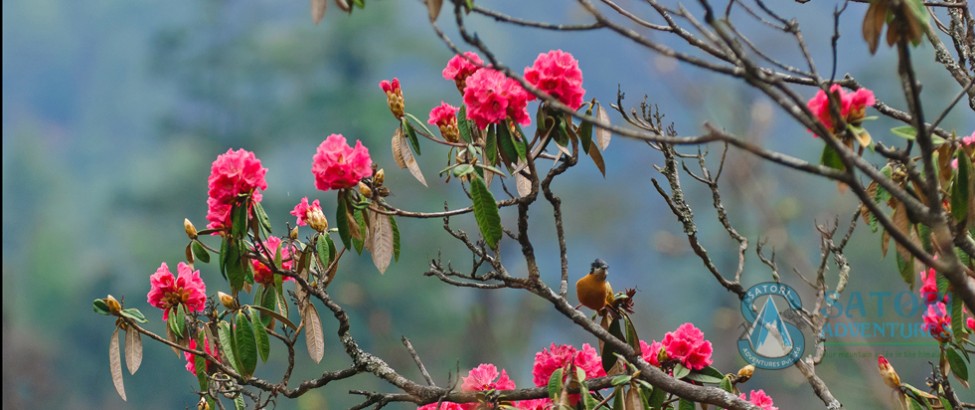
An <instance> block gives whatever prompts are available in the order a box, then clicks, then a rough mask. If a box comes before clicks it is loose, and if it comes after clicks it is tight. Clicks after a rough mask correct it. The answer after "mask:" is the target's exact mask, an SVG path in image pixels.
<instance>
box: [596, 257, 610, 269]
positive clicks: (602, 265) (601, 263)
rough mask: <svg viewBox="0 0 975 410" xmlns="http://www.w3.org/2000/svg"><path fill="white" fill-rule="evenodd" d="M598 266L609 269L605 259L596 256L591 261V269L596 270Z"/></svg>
mask: <svg viewBox="0 0 975 410" xmlns="http://www.w3.org/2000/svg"><path fill="white" fill-rule="evenodd" d="M600 268H601V269H609V265H607V264H606V261H604V260H602V259H599V258H596V260H595V261H593V262H592V270H596V269H600Z"/></svg>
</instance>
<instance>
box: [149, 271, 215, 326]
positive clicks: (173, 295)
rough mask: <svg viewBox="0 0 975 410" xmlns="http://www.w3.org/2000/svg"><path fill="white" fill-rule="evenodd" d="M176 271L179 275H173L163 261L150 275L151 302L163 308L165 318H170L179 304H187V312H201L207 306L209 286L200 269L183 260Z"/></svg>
mask: <svg viewBox="0 0 975 410" xmlns="http://www.w3.org/2000/svg"><path fill="white" fill-rule="evenodd" d="M176 271H177V272H179V276H178V277H177V276H173V273H172V272H170V271H169V266H167V265H166V262H163V263H162V264H161V265H159V269H157V270H156V273H153V274H152V276H150V277H149V284H150V285H151V288H150V289H149V294H148V295H147V296H148V299H149V304H150V305H152V306H155V307H157V308H160V309H162V310H163V320H169V311H170V310H171V309H173V308H175V307H176V306H177V305H183V306H185V307H186V311H187V312H199V311H202V310H203V308H204V307H205V306H206V301H207V295H206V293H207V287H206V284H204V283H203V279H201V278H200V271H198V270H193V269H192V268H190V265H187V264H185V263H183V262H180V263H179V265H177V266H176Z"/></svg>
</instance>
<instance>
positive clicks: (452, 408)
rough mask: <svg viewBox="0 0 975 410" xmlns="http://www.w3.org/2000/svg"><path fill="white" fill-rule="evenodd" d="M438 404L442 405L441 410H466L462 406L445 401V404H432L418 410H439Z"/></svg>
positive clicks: (417, 409)
mask: <svg viewBox="0 0 975 410" xmlns="http://www.w3.org/2000/svg"><path fill="white" fill-rule="evenodd" d="M437 404H439V405H440V410H464V408H463V407H461V405H460V404H457V403H454V402H451V401H445V402H443V403H430V404H425V405H423V406H420V407H417V408H416V410H437Z"/></svg>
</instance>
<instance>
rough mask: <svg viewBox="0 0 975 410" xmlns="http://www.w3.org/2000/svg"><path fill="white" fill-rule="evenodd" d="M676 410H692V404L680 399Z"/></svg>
mask: <svg viewBox="0 0 975 410" xmlns="http://www.w3.org/2000/svg"><path fill="white" fill-rule="evenodd" d="M677 410H694V402H693V401H690V400H687V399H680V403H679V404H678V405H677Z"/></svg>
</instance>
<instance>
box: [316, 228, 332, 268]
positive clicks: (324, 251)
mask: <svg viewBox="0 0 975 410" xmlns="http://www.w3.org/2000/svg"><path fill="white" fill-rule="evenodd" d="M325 236H326V234H319V235H318V238H317V239H315V251H316V253H315V256H317V257H318V263H320V264H322V268H323V269H328V262H329V261H330V260H332V254H331V252H332V251H331V249H329V248H328V241H326V240H325Z"/></svg>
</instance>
